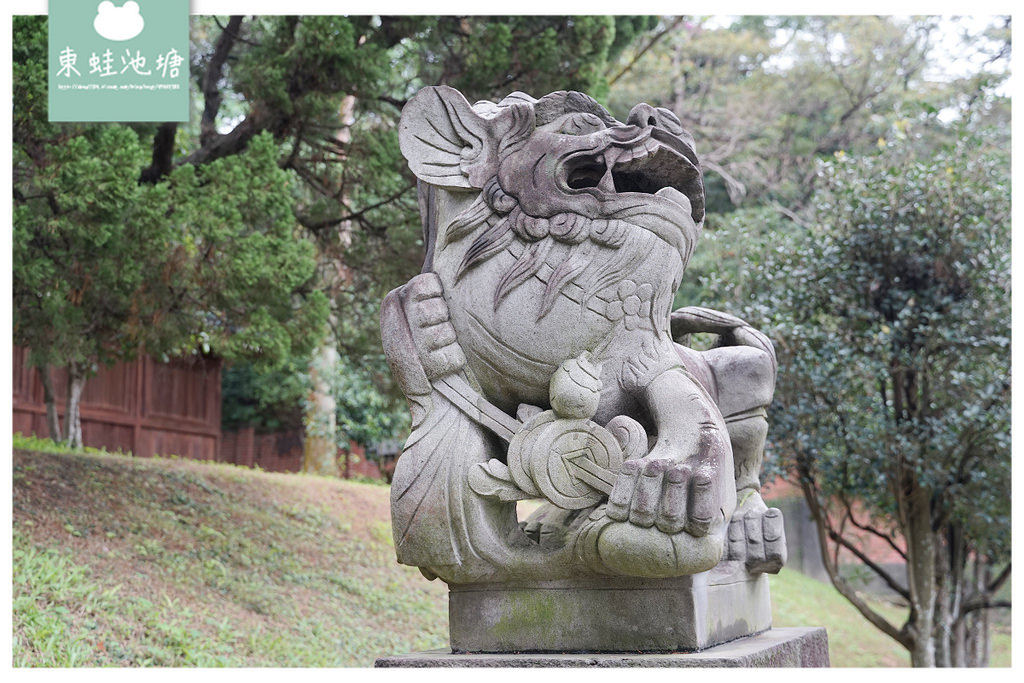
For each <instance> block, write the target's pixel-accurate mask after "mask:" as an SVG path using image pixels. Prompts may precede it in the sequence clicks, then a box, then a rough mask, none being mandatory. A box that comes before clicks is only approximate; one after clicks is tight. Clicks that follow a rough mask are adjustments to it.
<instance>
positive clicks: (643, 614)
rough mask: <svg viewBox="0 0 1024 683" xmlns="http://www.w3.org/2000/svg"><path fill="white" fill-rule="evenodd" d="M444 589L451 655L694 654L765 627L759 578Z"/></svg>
mask: <svg viewBox="0 0 1024 683" xmlns="http://www.w3.org/2000/svg"><path fill="white" fill-rule="evenodd" d="M449 588H450V591H449V625H450V631H451V647H452V651H453V652H695V651H698V650H703V649H705V648H708V647H712V646H714V645H718V644H720V643H725V642H728V641H731V640H735V639H737V638H741V637H743V636H748V635H752V634H755V633H760V632H762V631H766V630H768V629H769V628H771V600H770V595H769V590H768V577H767V576H766V575H763V574H762V575H760V576H757V577H756V578H749V579H744V580H738V581H734V582H721V581H720V580H716V579H715V578H714V577H713V576H711V573H710V572H705V573H703V574H696V575H693V576H686V577H680V578H673V579H621V578H617V579H603V580H591V581H574V582H573V583H572V585H568V584H562V583H558V582H550V583H533V584H522V585H509V584H501V585H493V584H477V585H468V586H455V585H452V586H450V587H449Z"/></svg>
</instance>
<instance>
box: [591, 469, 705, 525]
mask: <svg viewBox="0 0 1024 683" xmlns="http://www.w3.org/2000/svg"><path fill="white" fill-rule="evenodd" d="M720 510H721V502H720V501H719V496H718V487H717V486H715V482H714V479H713V477H712V476H711V473H710V472H709V471H708V470H707V469H706V468H703V467H701V468H698V469H697V471H696V472H695V473H694V472H693V468H692V466H691V465H690V464H689V463H680V462H675V461H672V460H666V459H650V458H640V459H638V460H627V461H626V462H624V463H622V467H621V468H620V469H619V476H618V478H617V479H616V481H615V487H614V488H613V489H612V492H611V495H610V496H609V498H608V506H607V508H606V513H607V515H608V517H609V518H610V519H612V520H614V521H616V522H626V521H628V522H629V523H630V524H633V525H635V526H638V527H642V528H649V527H652V526H656V527H657V528H658V529H659V530H660V531H662V532H663V533H666V534H677V533H679V532H680V531H686V533H688V534H689V535H691V536H697V537H700V536H706V535H707V534H708V532H709V531H710V529H711V526H712V524H713V522H714V520H715V515H716V514H720Z"/></svg>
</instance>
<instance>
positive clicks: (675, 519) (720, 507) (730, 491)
mask: <svg viewBox="0 0 1024 683" xmlns="http://www.w3.org/2000/svg"><path fill="white" fill-rule="evenodd" d="M634 393H635V395H636V396H637V397H638V398H639V399H640V400H641V401H642V402H643V403H644V404H645V405H646V406H647V408H648V411H649V413H650V414H651V417H652V418H653V421H654V424H655V426H656V429H657V440H656V442H655V444H654V446H653V447H652V448H651V450H650V452H649V453H648V454H647V455H646V456H643V457H641V458H636V459H632V460H627V461H626V462H624V463H623V465H622V467H621V468H620V470H619V476H618V478H617V479H616V482H615V486H614V488H613V489H612V492H611V494H610V496H609V499H608V503H607V506H606V507H605V508H604V510H603V513H601V512H599V513H598V514H597V515H595V516H594V517H596V518H595V519H594V520H593V521H594V524H593V526H592V528H591V529H590V530H589V533H587V534H586V535H585V540H584V543H585V544H586V545H589V546H590V547H591V548H592V552H594V553H595V554H596V558H595V559H599V561H600V564H601V565H603V570H606V571H611V572H613V573H617V574H627V575H634V576H636V575H639V576H651V577H668V576H680V575H683V574H694V573H697V572H701V571H705V570H708V569H711V568H712V567H714V566H715V565H716V564H717V563H718V561H719V560H720V559H721V556H722V552H723V548H724V541H725V526H726V522H727V521H728V520H729V518H730V517H731V516H732V513H733V510H734V509H735V507H736V490H735V486H734V476H733V462H732V449H731V446H730V444H729V436H728V432H727V431H726V428H725V424H724V422H723V421H722V416H721V414H720V413H719V412H718V409H717V407H716V406H715V404H714V402H713V401H712V400H711V398H710V396H708V394H707V392H706V391H705V390H704V389H703V387H701V386H700V385H699V384H698V383H697V382H696V381H695V380H694V379H693V378H692V377H691V376H690V375H689V373H687V372H686V371H685V370H683V369H682V368H681V367H679V366H675V367H672V368H670V369H668V370H665V371H664V372H662V373H661V374H659V375H657V376H656V377H654V378H653V379H652V380H650V381H648V382H646V383H643V384H639V385H637V386H636V387H635V389H634ZM602 514H603V517H604V519H603V520H602V519H601V518H600V517H601V516H602ZM584 552H586V549H585V550H584Z"/></svg>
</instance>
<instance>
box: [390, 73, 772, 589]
mask: <svg viewBox="0 0 1024 683" xmlns="http://www.w3.org/2000/svg"><path fill="white" fill-rule="evenodd" d="M399 140H400V144H401V149H402V152H403V154H404V155H405V157H406V158H407V159H408V162H409V166H410V168H411V169H412V171H413V173H414V174H415V175H416V177H417V178H418V179H419V181H420V204H421V212H422V215H423V222H424V239H425V248H426V259H425V263H424V265H423V271H422V273H421V274H420V275H418V276H416V277H415V278H413V279H412V280H411V281H410V282H409V283H407V284H406V285H404V286H403V287H400V288H398V289H396V290H394V291H393V292H391V293H390V294H389V295H388V297H387V298H386V300H385V301H384V304H383V306H382V314H381V321H382V323H381V324H382V338H383V340H384V348H385V352H386V354H387V357H388V359H389V362H390V364H391V367H392V370H393V372H394V374H395V376H396V377H397V378H398V380H399V382H400V384H401V386H402V389H403V391H404V392H405V394H406V395H407V397H408V400H409V403H410V406H411V410H412V412H413V429H412V433H411V435H410V437H409V439H408V441H407V443H406V445H405V449H404V452H403V454H402V456H401V458H400V460H399V461H398V465H397V468H396V471H395V475H394V481H393V484H392V518H393V531H394V538H395V547H396V551H397V554H398V558H399V561H400V562H403V563H405V564H410V565H414V566H418V567H420V568H421V570H422V571H423V572H424V573H425V574H426V575H427V576H428V577H431V578H433V577H435V576H437V577H441V578H442V579H444V580H445V581H447V582H448V583H450V584H452V583H454V584H466V583H473V582H489V581H507V580H517V579H527V580H543V579H564V578H568V577H586V576H595V577H607V576H630V577H646V578H664V577H677V576H683V575H691V574H696V573H699V572H704V571H708V570H711V569H712V568H715V567H719V568H720V569H721V568H723V567H725V568H728V570H729V571H734V572H747V573H755V574H756V573H760V572H765V571H778V569H779V568H780V567H781V566H782V563H783V561H784V556H785V542H784V538H783V532H782V518H781V513H779V511H778V510H774V509H769V508H767V507H766V506H765V504H764V503H763V501H762V500H761V497H760V494H759V492H758V491H759V487H760V484H759V481H758V477H759V470H760V464H761V458H762V452H763V447H764V441H765V435H766V430H767V419H766V406H767V405H768V404H769V402H770V401H771V397H772V392H773V390H774V384H775V354H774V350H773V348H772V345H771V343H770V341H768V339H767V338H766V337H765V336H764V335H762V334H761V333H759V332H758V331H756V330H754V329H752V328H751V327H750V326H748V325H746V324H745V323H744V322H743V321H742V320H739V319H738V318H735V317H733V316H730V315H727V314H724V313H720V312H717V311H712V310H709V309H703V308H684V309H681V310H678V311H675V312H672V302H673V297H674V295H675V292H676V290H677V289H678V287H679V284H680V281H681V279H682V277H683V273H684V271H685V269H686V265H687V263H688V261H689V259H690V257H691V255H692V253H693V250H694V247H695V245H696V242H697V238H698V235H699V233H700V231H701V229H702V227H703V223H704V188H703V180H702V175H701V170H700V163H699V161H698V158H697V155H696V153H695V150H694V140H693V138H692V136H690V134H689V133H687V132H686V131H685V130H684V129H683V127H682V126H681V125H680V122H679V119H678V118H677V117H676V116H675V115H674V114H673V113H672V112H670V111H668V110H666V109H657V108H653V107H651V106H649V105H646V104H640V105H637V106H636V107H634V108H633V110H632V111H631V112H630V113H629V116H628V117H627V119H626V121H625V122H620V121H618V120H616V119H614V118H613V117H612V116H611V115H610V114H609V113H608V112H607V111H605V109H604V108H603V107H601V105H599V104H598V103H597V102H596V101H595V100H594V99H592V98H591V97H589V96H587V95H585V94H582V93H579V92H564V91H563V92H555V93H551V94H549V95H546V96H544V97H542V98H540V99H534V98H532V97H530V96H528V95H525V94H523V93H513V94H512V95H509V96H508V97H506V98H505V99H504V100H502V101H501V102H499V103H497V104H495V103H492V102H479V103H477V104H475V105H470V104H469V103H468V102H467V101H466V99H465V98H464V97H463V96H462V95H461V94H460V93H459V92H458V91H456V90H453V89H451V88H448V87H445V86H440V87H430V88H425V89H423V90H421V91H420V92H419V93H417V95H416V96H415V97H413V98H412V99H411V100H410V101H409V103H408V104H407V105H406V107H405V109H404V111H403V113H402V119H401V122H400V129H399ZM694 332H710V333H713V334H717V335H718V337H717V338H718V343H717V345H716V346H715V348H712V349H711V350H707V351H695V350H693V349H691V348H689V347H688V346H686V345H684V344H682V343H680V342H681V341H682V340H684V339H685V338H687V335H689V334H691V333H694ZM527 498H537V499H541V500H543V501H545V505H544V506H542V507H541V509H540V510H538V511H537V513H535V514H534V515H533V517H531V518H530V519H529V520H526V521H525V522H524V523H520V522H519V520H518V518H517V515H516V501H518V500H523V499H527Z"/></svg>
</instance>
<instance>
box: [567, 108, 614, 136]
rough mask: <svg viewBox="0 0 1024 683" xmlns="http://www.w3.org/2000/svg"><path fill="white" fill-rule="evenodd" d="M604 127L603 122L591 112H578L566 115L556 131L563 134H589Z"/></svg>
mask: <svg viewBox="0 0 1024 683" xmlns="http://www.w3.org/2000/svg"><path fill="white" fill-rule="evenodd" d="M604 128H605V125H604V122H603V121H601V119H599V118H597V117H596V116H594V115H593V114H583V113H578V114H569V115H568V116H566V117H565V120H564V121H562V127H561V128H559V129H558V132H559V133H562V134H563V135H589V134H590V133H596V132H597V131H599V130H604Z"/></svg>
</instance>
